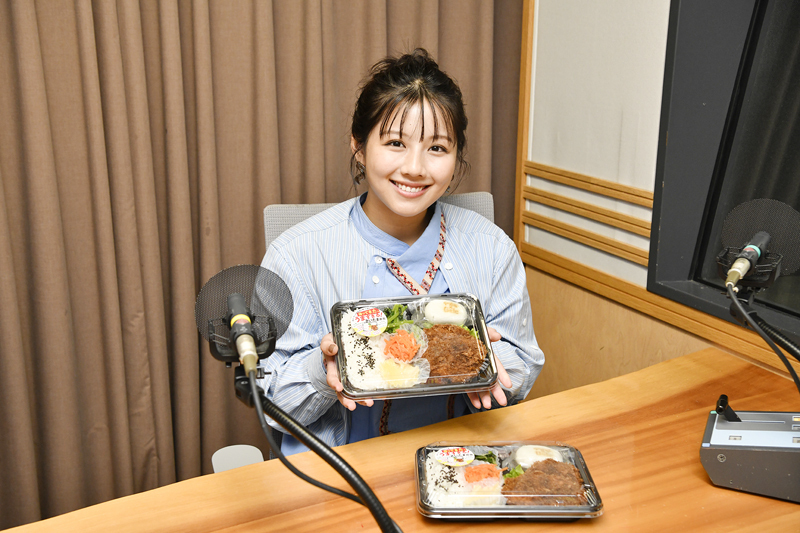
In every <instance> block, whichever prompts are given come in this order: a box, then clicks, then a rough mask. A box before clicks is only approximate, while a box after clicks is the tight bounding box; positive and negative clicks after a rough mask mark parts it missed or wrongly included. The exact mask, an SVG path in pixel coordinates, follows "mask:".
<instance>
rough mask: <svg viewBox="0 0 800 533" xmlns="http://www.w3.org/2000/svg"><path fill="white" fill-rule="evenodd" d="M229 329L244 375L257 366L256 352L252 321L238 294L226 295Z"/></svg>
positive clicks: (245, 304)
mask: <svg viewBox="0 0 800 533" xmlns="http://www.w3.org/2000/svg"><path fill="white" fill-rule="evenodd" d="M226 320H227V322H228V325H229V326H230V328H231V335H230V341H231V342H232V343H234V344H236V352H237V353H238V354H239V362H240V363H241V364H242V365H243V366H244V372H245V374H249V373H250V371H251V370H253V371H255V369H256V366H258V351H257V350H256V341H255V339H254V338H253V319H252V317H251V316H250V310H249V309H247V303H246V302H245V299H244V296H242V295H241V294H239V293H238V292H234V293H233V294H229V295H228V316H227V317H226Z"/></svg>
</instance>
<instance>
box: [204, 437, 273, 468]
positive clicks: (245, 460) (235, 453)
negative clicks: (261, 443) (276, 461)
mask: <svg viewBox="0 0 800 533" xmlns="http://www.w3.org/2000/svg"><path fill="white" fill-rule="evenodd" d="M263 460H264V454H263V453H261V450H259V449H258V448H256V447H255V446H250V445H249V444H233V445H231V446H225V447H224V448H220V449H219V450H217V451H215V452H214V454H213V455H212V456H211V466H212V467H213V469H214V472H215V473H216V472H224V471H225V470H230V469H232V468H239V467H240V466H245V465H251V464H253V463H260V462H262V461H263Z"/></svg>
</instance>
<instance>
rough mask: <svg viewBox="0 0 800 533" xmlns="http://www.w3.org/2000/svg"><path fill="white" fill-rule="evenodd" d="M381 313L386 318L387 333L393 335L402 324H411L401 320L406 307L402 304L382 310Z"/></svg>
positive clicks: (410, 321) (409, 321)
mask: <svg viewBox="0 0 800 533" xmlns="http://www.w3.org/2000/svg"><path fill="white" fill-rule="evenodd" d="M383 313H384V314H385V315H386V318H387V322H386V332H387V333H394V332H395V331H397V328H399V327H400V326H402V325H403V324H411V323H413V321H412V320H403V317H404V316H405V314H406V306H405V305H403V304H394V307H392V308H391V309H389V308H386V309H384V310H383Z"/></svg>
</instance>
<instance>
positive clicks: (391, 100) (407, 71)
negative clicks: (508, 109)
mask: <svg viewBox="0 0 800 533" xmlns="http://www.w3.org/2000/svg"><path fill="white" fill-rule="evenodd" d="M424 103H427V104H428V108H429V109H430V111H431V113H432V114H433V135H434V136H437V135H438V134H439V117H438V116H437V111H438V115H440V116H441V117H442V118H443V119H444V122H445V124H444V128H445V129H446V130H447V132H448V134H452V135H454V136H455V139H454V140H455V143H456V174H457V175H458V177H459V179H460V178H461V177H463V175H464V174H465V173H466V171H467V169H468V165H467V163H466V161H464V148H465V147H466V143H467V139H466V135H465V132H466V129H467V115H466V113H465V112H464V102H463V100H462V97H461V89H459V88H458V85H456V83H455V82H454V81H453V80H452V79H451V78H450V76H448V75H447V74H445V73H444V72H442V71H441V70H440V69H439V65H437V64H436V61H434V60H433V58H431V56H430V55H429V54H428V52H427V51H426V50H424V49H422V48H417V49H416V50H414V51H413V52H412V53H410V54H405V55H402V56H400V57H398V58H394V57H387V58H385V59H382V60H381V61H378V62H377V63H375V65H373V67H372V69H371V70H370V75H369V76H368V77H367V79H366V80H365V81H364V83H363V85H362V86H361V93H360V94H359V96H358V100H357V101H356V108H355V111H354V112H353V125H352V127H351V130H350V132H351V134H352V135H353V139H355V144H356V150H355V153H354V154H353V157H352V158H351V159H350V173H351V175H352V176H353V180H354V181H355V182H356V184H358V183H360V181H361V179H362V178H363V177H364V176H363V171H359V170H358V169H357V165H356V158H355V154H356V153H358V152H361V151H362V150H363V149H364V147H365V146H366V144H367V137H368V136H369V134H370V132H371V131H372V130H373V129H374V128H375V126H377V125H378V124H380V130H379V131H380V134H381V135H384V134H385V133H386V132H387V131H388V130H389V128H390V127H391V125H392V124H391V121H392V120H393V117H394V114H395V111H396V110H398V109H399V108H401V107H402V108H404V109H403V111H402V114H401V115H400V130H401V131H402V129H403V124H404V122H405V119H406V114H407V113H408V108H409V107H411V106H413V105H414V104H420V105H421V109H420V112H421V113H422V117H424V114H425V106H424V105H423V104H424ZM424 135H425V132H424V127H423V132H422V136H423V137H424Z"/></svg>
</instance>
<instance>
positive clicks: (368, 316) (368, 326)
mask: <svg viewBox="0 0 800 533" xmlns="http://www.w3.org/2000/svg"><path fill="white" fill-rule="evenodd" d="M388 322H389V319H387V318H386V315H385V314H384V313H383V311H381V310H380V309H378V308H377V307H370V308H369V309H361V310H360V311H356V312H355V314H354V315H353V319H352V320H351V321H350V325H351V327H352V328H353V330H354V331H355V332H356V333H358V334H359V335H363V336H364V337H374V336H376V335H380V334H381V333H383V332H384V331H385V330H386V325H387V324H388Z"/></svg>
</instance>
